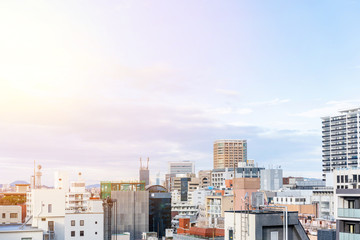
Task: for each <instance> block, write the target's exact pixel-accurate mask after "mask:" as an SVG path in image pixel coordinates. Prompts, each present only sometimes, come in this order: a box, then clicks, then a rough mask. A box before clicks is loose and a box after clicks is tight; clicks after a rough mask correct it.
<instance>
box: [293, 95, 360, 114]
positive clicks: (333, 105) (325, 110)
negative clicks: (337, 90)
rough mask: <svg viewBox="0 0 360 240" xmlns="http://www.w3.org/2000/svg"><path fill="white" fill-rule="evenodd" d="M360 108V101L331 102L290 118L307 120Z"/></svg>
mask: <svg viewBox="0 0 360 240" xmlns="http://www.w3.org/2000/svg"><path fill="white" fill-rule="evenodd" d="M357 107H360V99H352V100H341V101H329V102H327V103H326V106H324V107H320V108H314V109H311V110H308V111H305V112H301V113H295V114H290V116H299V117H306V118H321V117H325V116H330V115H334V114H338V113H339V111H341V110H345V109H351V108H357Z"/></svg>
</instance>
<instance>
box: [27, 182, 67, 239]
mask: <svg viewBox="0 0 360 240" xmlns="http://www.w3.org/2000/svg"><path fill="white" fill-rule="evenodd" d="M28 196H29V199H27V209H28V210H29V211H28V213H30V215H28V216H31V215H33V218H32V226H33V227H38V228H40V229H42V230H44V231H45V232H47V231H49V222H53V223H54V232H55V239H54V240H64V237H65V236H64V219H65V190H63V189H33V190H32V191H31V193H29V195H28Z"/></svg>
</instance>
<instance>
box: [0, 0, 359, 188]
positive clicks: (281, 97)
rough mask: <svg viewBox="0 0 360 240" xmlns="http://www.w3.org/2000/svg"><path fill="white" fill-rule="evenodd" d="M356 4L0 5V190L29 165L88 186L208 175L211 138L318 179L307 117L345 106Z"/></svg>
mask: <svg viewBox="0 0 360 240" xmlns="http://www.w3.org/2000/svg"><path fill="white" fill-rule="evenodd" d="M359 10H360V2H358V1H230V0H229V1H228V0H226V1H211V0H197V1H184V0H182V1H175V0H174V1H165V0H163V1H155V0H153V1H145V0H144V1H138V0H133V1H119V0H118V1H106V2H99V1H77V2H75V3H74V2H73V1H61V2H48V1H2V2H1V3H0V29H1V35H2V37H1V39H0V52H1V53H2V54H0V68H1V69H2V70H1V71H0V100H1V101H0V105H1V106H0V130H1V132H2V134H1V135H0V152H1V156H0V166H1V168H2V169H4V170H3V173H2V174H1V175H0V182H11V181H13V180H16V179H19V178H21V179H28V178H29V177H28V175H30V174H31V167H32V161H33V160H34V159H36V160H37V161H38V162H39V163H41V164H42V165H43V169H44V175H45V179H46V180H45V182H47V183H48V184H51V183H52V172H53V171H54V170H56V169H67V170H69V171H70V172H74V176H75V172H78V171H82V172H83V176H84V178H85V179H87V180H88V182H89V183H96V182H98V181H100V180H120V179H135V178H137V174H138V172H137V170H138V166H139V164H138V159H139V157H141V156H142V157H144V158H145V157H147V156H149V157H150V159H151V162H150V168H151V171H152V172H151V175H152V176H155V175H156V173H157V172H158V171H160V172H161V173H162V174H164V173H165V171H166V169H167V162H168V161H173V160H193V161H195V162H196V168H197V170H200V169H211V168H212V143H213V141H214V140H216V139H224V138H230V139H232V138H234V139H247V140H248V147H249V150H248V158H250V159H255V161H256V162H258V164H259V165H262V166H266V167H268V166H269V165H281V166H282V167H283V169H284V171H285V175H296V176H302V175H303V176H309V177H320V176H321V124H320V117H321V116H324V115H328V114H333V113H336V112H337V110H341V109H344V108H349V107H353V106H359V103H360V97H359V96H358V95H359V94H358V89H359V88H358V86H359V85H360V84H359V83H358V82H359V81H358V79H359V76H360V44H359V42H360V31H359V30H360V29H359V26H358V23H359V22H360V16H359V14H358V13H359Z"/></svg>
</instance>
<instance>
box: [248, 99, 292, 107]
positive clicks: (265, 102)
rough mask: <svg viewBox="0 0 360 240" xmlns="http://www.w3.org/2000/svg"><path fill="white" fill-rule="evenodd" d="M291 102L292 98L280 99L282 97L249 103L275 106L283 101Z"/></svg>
mask: <svg viewBox="0 0 360 240" xmlns="http://www.w3.org/2000/svg"><path fill="white" fill-rule="evenodd" d="M287 102H290V99H280V98H275V99H272V100H269V101H260V102H252V103H249V105H254V106H259V105H265V106H273V105H279V104H282V103H287Z"/></svg>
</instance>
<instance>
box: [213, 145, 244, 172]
mask: <svg viewBox="0 0 360 240" xmlns="http://www.w3.org/2000/svg"><path fill="white" fill-rule="evenodd" d="M246 161H247V143H246V140H217V141H215V142H214V169H219V168H229V167H234V166H235V167H237V165H238V163H239V162H246Z"/></svg>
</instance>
